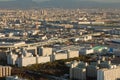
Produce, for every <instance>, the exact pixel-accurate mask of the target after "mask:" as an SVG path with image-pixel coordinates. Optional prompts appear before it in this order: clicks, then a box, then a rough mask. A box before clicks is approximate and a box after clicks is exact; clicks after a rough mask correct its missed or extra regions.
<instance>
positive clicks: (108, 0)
mask: <svg viewBox="0 0 120 80" xmlns="http://www.w3.org/2000/svg"><path fill="white" fill-rule="evenodd" d="M0 1H12V0H0ZM33 1H46V0H33ZM73 1H80V0H73ZM82 1H97V2H120V0H82Z"/></svg>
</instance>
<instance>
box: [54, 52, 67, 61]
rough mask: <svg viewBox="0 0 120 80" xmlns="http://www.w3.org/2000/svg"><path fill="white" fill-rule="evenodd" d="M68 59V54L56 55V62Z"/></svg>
mask: <svg viewBox="0 0 120 80" xmlns="http://www.w3.org/2000/svg"><path fill="white" fill-rule="evenodd" d="M60 59H67V54H64V53H58V54H55V55H54V60H60Z"/></svg>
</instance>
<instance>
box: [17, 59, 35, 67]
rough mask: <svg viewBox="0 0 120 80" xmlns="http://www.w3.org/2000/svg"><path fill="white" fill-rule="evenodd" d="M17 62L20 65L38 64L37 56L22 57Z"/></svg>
mask: <svg viewBox="0 0 120 80" xmlns="http://www.w3.org/2000/svg"><path fill="white" fill-rule="evenodd" d="M17 64H18V67H22V66H28V65H31V64H36V57H20V58H19V59H18V63H17Z"/></svg>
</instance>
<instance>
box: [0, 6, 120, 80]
mask: <svg viewBox="0 0 120 80" xmlns="http://www.w3.org/2000/svg"><path fill="white" fill-rule="evenodd" d="M0 80H120V9H110V8H74V9H73V8H69V9H68V8H30V9H19V8H17V9H8V8H6V9H5V8H4V9H3V8H1V9H0Z"/></svg>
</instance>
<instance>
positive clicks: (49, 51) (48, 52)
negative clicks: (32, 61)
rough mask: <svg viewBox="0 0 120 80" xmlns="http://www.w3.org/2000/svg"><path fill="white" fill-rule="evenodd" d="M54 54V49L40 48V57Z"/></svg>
mask: <svg viewBox="0 0 120 80" xmlns="http://www.w3.org/2000/svg"><path fill="white" fill-rule="evenodd" d="M51 54H52V48H43V47H42V48H39V55H40V56H48V55H51Z"/></svg>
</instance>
